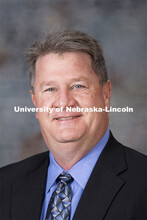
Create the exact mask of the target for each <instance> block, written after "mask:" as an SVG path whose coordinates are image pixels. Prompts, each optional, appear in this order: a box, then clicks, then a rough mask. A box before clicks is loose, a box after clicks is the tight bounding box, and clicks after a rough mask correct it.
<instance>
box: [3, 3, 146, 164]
mask: <svg viewBox="0 0 147 220" xmlns="http://www.w3.org/2000/svg"><path fill="white" fill-rule="evenodd" d="M146 12H147V1H145V0H144V1H142V0H124V1H122V0H117V1H116V0H80V1H79V0H1V1H0V166H3V165H6V164H9V163H12V162H15V161H19V160H21V159H23V158H26V157H28V156H30V155H33V154H36V153H38V152H42V151H45V150H46V149H47V148H46V146H45V144H44V142H43V140H42V136H41V134H40V130H39V125H38V122H37V120H36V118H35V113H15V112H14V106H21V107H24V106H29V107H33V105H32V102H31V98H30V94H29V86H30V85H29V78H28V69H27V64H26V60H25V57H24V51H25V50H26V48H27V47H29V46H30V45H31V43H32V42H33V41H34V39H36V38H38V37H39V36H42V34H45V33H47V32H48V31H50V30H55V29H59V28H63V29H64V28H72V29H75V28H76V29H78V30H81V31H84V32H86V33H89V34H91V35H92V36H94V37H95V38H97V39H98V40H99V42H100V44H101V45H102V47H103V51H104V55H105V58H106V64H107V68H108V73H109V78H110V80H111V81H112V98H111V105H112V106H113V107H126V106H129V107H133V108H134V112H133V113H110V128H111V130H112V132H113V134H114V136H115V137H116V138H117V139H118V140H119V141H120V142H122V143H123V144H125V145H128V146H130V147H132V148H134V149H137V150H138V151H140V152H143V153H145V154H147V148H146V146H145V145H146V141H147V140H146V132H147V124H146V123H145V119H146V111H147V96H146V95H147V93H146V82H147V76H146V75H147V74H146V70H147V43H146V39H147V25H146V24H147V17H146Z"/></svg>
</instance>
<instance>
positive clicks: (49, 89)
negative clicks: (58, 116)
mask: <svg viewBox="0 0 147 220" xmlns="http://www.w3.org/2000/svg"><path fill="white" fill-rule="evenodd" d="M53 91H56V89H55V88H52V87H51V88H48V89H45V92H53Z"/></svg>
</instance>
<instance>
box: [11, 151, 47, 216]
mask: <svg viewBox="0 0 147 220" xmlns="http://www.w3.org/2000/svg"><path fill="white" fill-rule="evenodd" d="M47 168H48V154H47V156H46V158H45V159H43V161H41V162H39V164H38V167H37V168H35V167H34V169H32V170H28V171H27V173H26V175H23V177H20V179H19V181H18V180H17V181H16V182H14V183H13V186H12V212H11V214H12V219H28V220H29V219H31V220H33V219H35V220H36V219H39V218H40V214H41V208H42V202H43V198H44V189H45V184H46V174H47Z"/></svg>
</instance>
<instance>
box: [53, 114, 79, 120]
mask: <svg viewBox="0 0 147 220" xmlns="http://www.w3.org/2000/svg"><path fill="white" fill-rule="evenodd" d="M80 116H81V115H77V116H70V117H59V118H56V120H58V121H65V120H70V119H74V118H78V117H80Z"/></svg>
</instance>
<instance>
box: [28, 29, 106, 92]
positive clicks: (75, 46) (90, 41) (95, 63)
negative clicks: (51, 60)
mask: <svg viewBox="0 0 147 220" xmlns="http://www.w3.org/2000/svg"><path fill="white" fill-rule="evenodd" d="M65 52H76V53H78V52H82V53H86V54H88V55H90V57H91V61H92V69H93V71H94V72H95V73H96V74H97V75H98V76H99V81H100V84H101V85H102V86H103V85H104V84H105V83H106V82H107V80H108V76H107V69H106V66H105V59H104V57H103V52H102V49H101V47H100V45H99V44H98V42H97V41H96V40H95V39H94V38H92V37H91V36H89V35H87V34H85V33H83V32H80V31H62V32H55V33H49V34H48V35H47V36H46V37H45V38H43V39H41V40H38V41H35V42H34V44H33V45H32V47H31V48H30V49H29V50H28V52H27V57H28V61H29V64H30V80H31V88H32V89H33V88H34V82H35V64H36V61H37V59H38V57H39V56H42V55H45V54H49V53H57V54H62V53H65Z"/></svg>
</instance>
